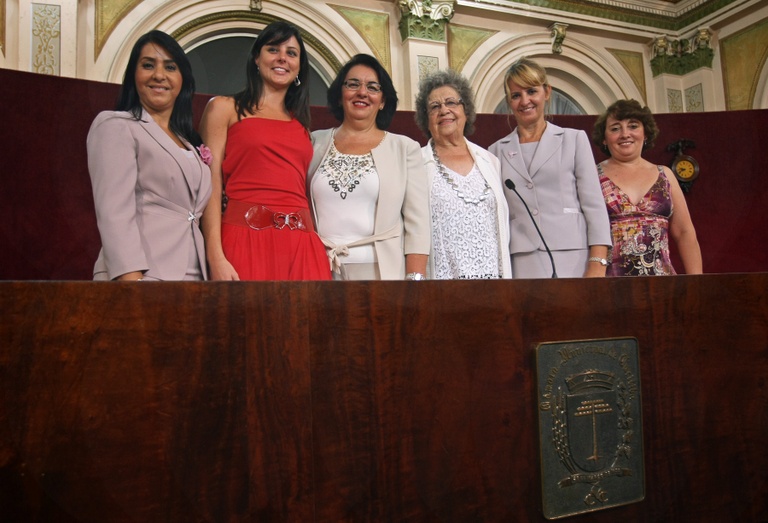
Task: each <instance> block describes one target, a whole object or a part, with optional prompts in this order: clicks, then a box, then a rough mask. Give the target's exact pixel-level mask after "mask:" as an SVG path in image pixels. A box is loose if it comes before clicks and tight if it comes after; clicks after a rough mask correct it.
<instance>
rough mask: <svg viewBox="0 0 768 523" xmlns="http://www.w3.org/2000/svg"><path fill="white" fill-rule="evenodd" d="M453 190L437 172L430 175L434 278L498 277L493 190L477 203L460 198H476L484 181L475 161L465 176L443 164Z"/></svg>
mask: <svg viewBox="0 0 768 523" xmlns="http://www.w3.org/2000/svg"><path fill="white" fill-rule="evenodd" d="M443 169H445V171H446V173H447V174H448V175H449V176H450V177H451V178H452V179H453V181H454V183H455V184H456V186H457V188H456V190H455V189H454V188H453V187H452V186H451V184H450V183H449V182H448V181H447V180H446V179H445V177H444V176H441V175H439V174H438V175H437V176H434V177H433V179H432V187H431V188H430V206H431V211H432V242H433V252H434V254H433V255H434V265H435V271H434V274H433V275H432V278H433V279H443V280H447V279H492V278H501V275H502V270H501V259H500V254H499V227H498V223H497V221H498V220H497V219H496V199H495V198H494V196H493V193H491V194H490V195H489V197H487V198H485V199H484V200H482V201H480V202H479V203H477V204H474V203H468V202H467V201H465V200H464V199H462V198H461V197H460V196H459V194H458V193H457V190H458V191H461V192H462V193H463V194H464V195H465V196H466V197H467V198H468V199H471V198H479V197H480V196H481V195H482V194H483V192H484V191H485V190H486V183H485V179H484V178H483V175H482V174H481V173H480V170H479V169H478V168H477V165H474V166H473V167H472V170H471V171H470V172H469V174H467V175H466V176H462V175H460V174H458V173H456V172H454V171H452V170H451V169H449V168H447V167H445V166H443Z"/></svg>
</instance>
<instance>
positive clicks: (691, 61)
mask: <svg viewBox="0 0 768 523" xmlns="http://www.w3.org/2000/svg"><path fill="white" fill-rule="evenodd" d="M711 38H712V31H710V30H709V28H707V27H702V28H699V29H698V30H697V31H696V33H695V34H694V35H693V36H692V37H691V38H681V39H679V40H675V39H673V38H669V37H668V36H663V35H662V36H657V37H656V38H654V40H653V42H652V44H651V47H652V54H653V58H651V71H652V72H653V76H659V75H661V74H674V75H679V76H682V75H685V74H688V73H690V72H692V71H695V70H696V69H701V68H702V67H712V61H713V59H714V57H715V51H714V50H713V49H712V48H711V47H710V41H711Z"/></svg>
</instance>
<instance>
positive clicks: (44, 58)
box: [32, 4, 61, 75]
mask: <svg viewBox="0 0 768 523" xmlns="http://www.w3.org/2000/svg"><path fill="white" fill-rule="evenodd" d="M32 72H35V73H40V74H51V75H58V74H60V72H61V6H60V5H48V4H32Z"/></svg>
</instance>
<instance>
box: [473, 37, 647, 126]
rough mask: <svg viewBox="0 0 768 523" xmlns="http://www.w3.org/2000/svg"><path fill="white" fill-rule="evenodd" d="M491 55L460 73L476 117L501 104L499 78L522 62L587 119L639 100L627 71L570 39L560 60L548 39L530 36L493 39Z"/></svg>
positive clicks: (502, 93) (502, 91)
mask: <svg viewBox="0 0 768 523" xmlns="http://www.w3.org/2000/svg"><path fill="white" fill-rule="evenodd" d="M494 40H495V43H491V42H488V43H489V45H493V46H494V47H493V49H491V50H490V51H489V50H487V49H486V50H482V49H479V50H478V52H477V53H476V54H481V53H484V54H485V57H484V58H482V59H480V60H477V61H476V62H468V65H469V64H473V67H472V68H471V70H467V69H465V73H464V74H465V75H466V76H467V78H469V80H470V83H471V85H472V88H473V89H474V91H475V94H476V97H477V100H478V102H477V104H478V111H480V112H493V110H494V109H495V107H496V105H497V104H498V103H499V101H500V100H503V99H504V86H503V79H504V74H505V72H506V70H507V67H508V66H509V64H511V63H512V62H513V61H515V60H517V59H518V58H521V57H523V56H527V57H530V58H532V59H534V60H536V61H537V62H538V63H539V64H541V65H542V66H543V67H545V68H546V69H547V75H548V77H549V80H550V83H551V84H552V85H553V86H554V87H557V88H558V89H560V90H561V91H564V92H566V93H568V95H569V96H570V97H572V98H573V99H574V100H575V101H576V102H577V103H578V104H579V105H580V106H581V107H582V108H583V109H584V110H585V111H586V113H587V114H599V113H601V112H602V111H603V110H604V109H605V108H606V107H607V106H608V105H610V104H611V103H612V102H613V101H615V100H616V99H619V98H635V99H637V100H643V99H644V98H643V95H642V93H641V92H640V90H639V89H638V88H637V86H636V85H635V83H634V81H633V80H632V78H631V77H630V75H629V74H628V73H627V71H626V70H625V69H624V68H623V67H622V66H621V64H619V63H618V62H617V61H616V59H615V58H613V57H612V56H611V55H610V54H609V53H608V52H605V51H602V50H598V49H595V48H592V47H591V46H589V45H587V44H585V43H583V42H581V41H579V40H577V39H573V38H569V39H566V41H565V42H564V43H563V52H562V54H553V53H552V43H551V40H550V35H549V33H534V34H528V35H521V36H516V37H512V38H505V39H503V40H500V39H494Z"/></svg>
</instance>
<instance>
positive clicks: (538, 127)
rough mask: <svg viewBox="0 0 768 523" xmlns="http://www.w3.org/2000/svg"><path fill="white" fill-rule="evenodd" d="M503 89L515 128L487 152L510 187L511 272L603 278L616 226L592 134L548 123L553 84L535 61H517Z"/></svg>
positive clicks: (517, 275)
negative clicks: (602, 184) (607, 203)
mask: <svg viewBox="0 0 768 523" xmlns="http://www.w3.org/2000/svg"><path fill="white" fill-rule="evenodd" d="M504 88H505V92H506V94H507V103H508V104H509V107H510V111H511V114H512V116H513V117H514V118H515V121H516V122H517V127H516V128H515V129H514V130H513V131H512V133H510V134H509V135H508V136H506V137H504V138H502V139H501V140H499V141H497V142H496V143H494V144H493V145H491V147H490V148H489V151H490V152H491V153H493V154H494V155H495V156H497V157H498V158H499V160H500V162H501V177H502V180H504V183H505V185H506V186H507V188H508V191H507V195H506V196H507V202H508V204H509V214H510V245H509V251H510V254H511V258H512V277H513V278H549V277H553V276H554V275H555V272H556V275H557V277H561V278H574V277H581V276H586V277H600V276H605V270H606V267H607V265H608V262H607V260H606V257H607V255H608V247H609V246H610V245H611V227H610V223H609V221H608V212H607V211H606V208H605V201H604V200H603V193H602V190H601V188H600V179H599V178H598V176H597V168H596V167H595V160H594V157H593V156H592V148H591V146H590V143H589V138H588V137H587V135H586V133H585V132H584V131H580V130H576V129H564V128H562V127H558V126H556V125H554V124H552V123H550V122H547V121H546V119H545V112H546V106H547V103H548V102H549V98H550V94H551V92H552V87H551V86H550V85H549V83H548V81H547V77H546V72H545V71H544V68H543V67H541V66H540V65H539V64H537V63H536V62H534V61H533V60H530V59H527V58H521V59H520V60H518V61H517V62H515V63H514V64H512V66H511V67H510V68H509V70H508V71H507V74H506V75H505V78H504ZM510 182H511V183H510ZM510 186H511V187H510ZM512 188H514V190H515V191H516V192H517V194H515V191H513V190H512ZM523 202H525V204H527V206H528V208H529V209H530V214H529V213H528V210H526V207H525V205H524V203H523ZM537 227H538V229H539V230H540V231H541V234H539V232H538V231H537V230H536V228H537ZM542 236H543V238H544V239H543V240H542V239H541V237H542ZM547 247H549V249H550V250H551V254H552V259H553V261H550V258H549V254H548V253H547ZM553 265H554V268H553ZM554 269H556V271H555V270H554Z"/></svg>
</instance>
